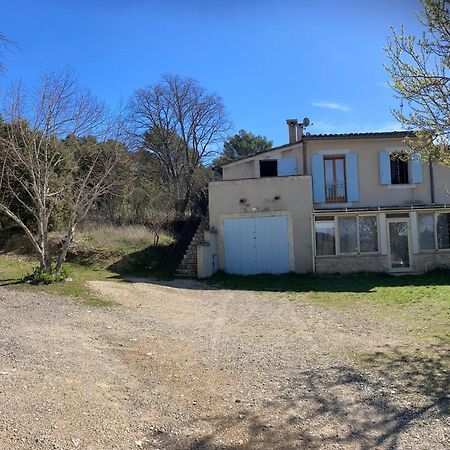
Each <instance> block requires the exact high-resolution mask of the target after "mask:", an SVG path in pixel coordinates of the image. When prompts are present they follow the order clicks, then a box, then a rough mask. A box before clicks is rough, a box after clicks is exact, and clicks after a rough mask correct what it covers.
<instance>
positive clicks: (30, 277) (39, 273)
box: [23, 266, 69, 285]
mask: <svg viewBox="0 0 450 450" xmlns="http://www.w3.org/2000/svg"><path fill="white" fill-rule="evenodd" d="M67 278H69V270H68V269H67V267H66V266H63V268H62V270H61V274H60V275H59V276H57V275H56V272H55V270H54V269H52V270H51V271H50V272H48V271H46V270H43V269H41V268H40V267H35V268H34V269H33V270H32V271H31V273H28V274H27V275H25V277H24V278H23V281H25V282H27V283H30V284H36V285H37V284H52V283H55V282H57V281H64V280H66V279H67Z"/></svg>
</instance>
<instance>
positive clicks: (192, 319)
mask: <svg viewBox="0 0 450 450" xmlns="http://www.w3.org/2000/svg"><path fill="white" fill-rule="evenodd" d="M91 288H92V289H94V290H95V291H96V292H97V293H98V294H100V295H102V296H104V297H105V298H107V299H112V300H114V301H116V302H117V303H118V304H119V305H118V306H115V307H112V308H93V307H89V306H86V305H83V304H80V303H79V302H76V301H74V300H71V299H68V298H62V297H56V296H51V295H47V294H44V293H42V294H30V293H28V292H23V291H18V290H7V289H1V290H0V408H1V414H0V448H1V449H72V448H79V449H135V448H136V449H138V448H145V449H219V448H221V449H302V448H307V449H319V448H320V449H322V448H323V449H341V448H349V449H385V448H386V449H395V448H399V449H434V450H438V449H448V448H450V416H449V413H450V410H449V400H450V396H449V389H448V388H449V373H450V365H449V360H448V348H445V346H443V345H442V344H438V343H434V342H432V341H429V342H423V341H421V342H417V341H415V340H413V339H412V338H408V337H406V336H407V335H406V334H405V333H402V330H401V328H399V326H400V325H399V324H398V323H390V322H389V321H388V322H383V323H380V322H378V321H376V320H375V319H374V318H371V317H364V316H362V315H358V314H352V312H351V311H339V310H335V309H327V308H325V307H321V306H318V305H314V304H311V303H308V302H306V301H305V302H303V301H300V300H299V301H290V300H288V299H286V298H283V295H281V294H271V295H270V294H256V293H250V292H245V291H229V290H214V289H211V288H210V287H208V286H205V285H203V284H200V283H196V282H189V281H176V282H173V283H171V284H168V285H157V284H151V283H145V282H134V283H118V282H92V283H91Z"/></svg>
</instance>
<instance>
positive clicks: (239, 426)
mask: <svg viewBox="0 0 450 450" xmlns="http://www.w3.org/2000/svg"><path fill="white" fill-rule="evenodd" d="M431 352H433V353H434V356H433V357H428V356H420V355H418V354H414V355H413V354H407V353H401V352H399V351H392V352H389V353H376V354H373V355H370V356H367V357H366V358H365V359H364V360H363V361H362V362H361V366H362V367H363V369H360V370H358V369H356V368H354V367H350V366H335V367H328V368H326V369H321V370H314V369H310V370H307V371H303V372H300V373H299V374H298V375H297V376H296V377H295V378H294V379H291V380H290V382H289V383H288V384H287V386H286V387H285V388H284V389H281V392H280V394H279V396H277V397H275V398H272V399H267V401H265V402H264V403H263V405H261V406H258V407H254V408H252V406H251V405H250V406H246V405H245V404H244V403H243V406H242V408H241V409H240V410H239V411H238V412H237V411H235V412H234V413H233V414H231V413H230V414H229V415H217V416H215V417H208V416H206V414H207V413H205V416H204V417H201V418H199V419H197V420H195V421H193V422H192V423H190V424H189V426H190V427H194V428H195V429H198V430H202V429H203V430H205V429H210V427H211V428H212V429H213V430H214V431H213V432H211V433H209V434H206V435H204V436H202V437H200V438H197V439H194V440H190V439H189V438H186V439H185V440H184V441H183V442H181V441H182V440H183V438H175V439H172V438H171V437H169V436H168V435H167V436H164V435H157V434H153V433H152V434H151V436H149V437H151V438H152V439H155V438H156V439H158V440H160V441H161V442H162V446H163V447H164V445H166V447H165V448H175V449H180V450H181V449H192V450H194V449H197V450H200V449H202V450H207V449H211V450H212V449H219V448H220V449H228V450H230V449H241V450H244V449H245V450H246V449H252V450H253V449H269V448H273V449H275V448H283V449H286V450H288V449H322V448H355V449H367V450H369V449H374V448H378V449H395V448H435V449H437V448H442V449H444V448H446V445H447V444H448V442H447V443H446V442H445V440H446V439H447V440H448V434H446V433H448V432H449V428H450V425H449V418H450V417H449V414H450V409H449V408H450V405H449V401H450V398H449V396H448V386H449V382H450V379H449V375H448V369H449V367H448V357H449V354H448V352H447V353H445V351H444V350H443V349H442V348H439V347H435V348H432V349H430V353H431ZM446 361H447V367H446V365H445V364H446ZM446 370H447V372H446ZM255 409H257V411H255ZM446 436H447V437H446ZM230 441H231V442H236V444H228V443H227V442H230ZM239 441H240V443H239V444H238V443H237V442H239ZM447 448H448V447H447Z"/></svg>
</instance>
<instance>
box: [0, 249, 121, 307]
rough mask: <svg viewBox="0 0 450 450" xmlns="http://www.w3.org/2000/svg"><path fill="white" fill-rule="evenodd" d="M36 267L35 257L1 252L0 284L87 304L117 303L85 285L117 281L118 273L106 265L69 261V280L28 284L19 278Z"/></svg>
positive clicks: (105, 305)
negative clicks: (89, 282) (81, 263)
mask: <svg viewBox="0 0 450 450" xmlns="http://www.w3.org/2000/svg"><path fill="white" fill-rule="evenodd" d="M35 266H36V260H35V259H33V258H30V257H26V256H20V257H19V256H17V255H0V286H10V287H14V288H16V289H27V290H30V291H34V292H47V293H52V294H58V295H68V296H71V297H74V298H77V299H79V300H80V301H82V302H83V303H85V304H87V305H90V306H102V307H110V306H115V305H116V303H114V302H111V301H108V300H105V299H101V298H99V297H97V296H96V295H95V294H94V293H93V292H92V291H91V290H89V288H88V286H87V282H88V281H94V280H99V281H102V280H117V279H119V277H118V275H117V274H115V273H113V272H111V271H109V270H108V269H105V268H98V267H96V268H92V267H86V266H80V265H77V264H73V263H68V264H67V267H68V269H69V272H70V279H69V280H66V281H62V282H58V283H53V284H49V285H42V284H41V285H37V286H34V285H31V284H29V283H26V282H24V281H22V279H23V277H24V275H26V274H27V273H29V272H30V271H31V270H32V269H33V267H35Z"/></svg>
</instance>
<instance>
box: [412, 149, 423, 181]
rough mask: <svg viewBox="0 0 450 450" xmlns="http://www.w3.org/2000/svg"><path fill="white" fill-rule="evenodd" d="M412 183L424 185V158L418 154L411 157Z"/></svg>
mask: <svg viewBox="0 0 450 450" xmlns="http://www.w3.org/2000/svg"><path fill="white" fill-rule="evenodd" d="M410 181H411V183H423V165H422V158H421V156H420V155H419V154H418V153H413V154H412V155H411V180H410Z"/></svg>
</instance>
